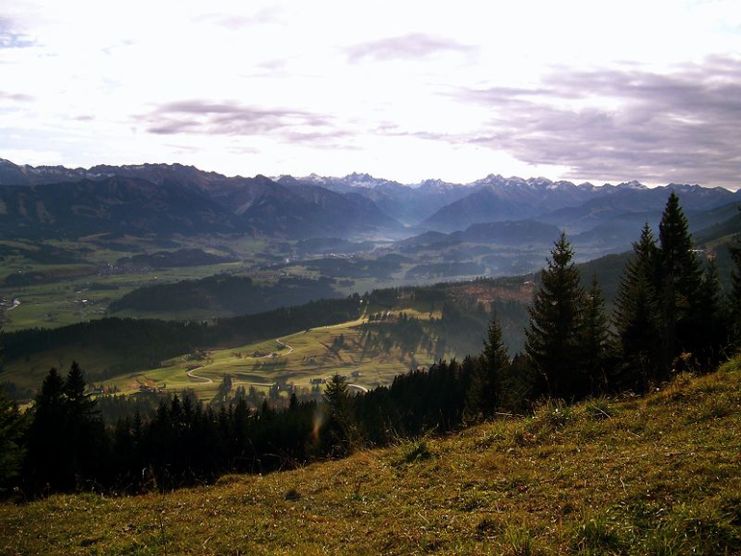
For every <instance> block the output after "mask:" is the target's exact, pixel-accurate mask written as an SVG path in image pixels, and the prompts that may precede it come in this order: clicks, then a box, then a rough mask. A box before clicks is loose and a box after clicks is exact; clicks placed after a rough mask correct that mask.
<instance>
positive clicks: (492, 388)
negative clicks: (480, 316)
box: [465, 316, 509, 419]
mask: <svg viewBox="0 0 741 556" xmlns="http://www.w3.org/2000/svg"><path fill="white" fill-rule="evenodd" d="M508 365H509V356H508V355H507V348H505V347H504V343H503V342H502V328H501V327H500V326H499V322H498V321H497V319H496V317H494V316H493V317H492V319H491V321H490V322H489V327H488V329H487V334H486V339H485V340H484V351H483V353H482V354H481V357H480V358H479V361H477V362H476V364H475V365H474V368H473V370H472V376H471V382H470V384H469V385H468V389H467V392H466V408H465V412H466V415H467V416H468V417H470V418H473V419H478V418H481V417H489V416H491V415H493V414H494V411H495V410H496V408H497V406H498V405H499V403H500V398H501V395H500V391H501V390H500V381H501V378H502V373H503V371H504V370H505V369H506V367H507V366H508Z"/></svg>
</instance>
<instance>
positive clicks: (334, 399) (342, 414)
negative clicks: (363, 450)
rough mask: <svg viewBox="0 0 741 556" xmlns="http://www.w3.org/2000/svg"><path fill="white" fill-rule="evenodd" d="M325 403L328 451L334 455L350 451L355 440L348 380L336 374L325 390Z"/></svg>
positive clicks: (324, 437) (338, 455)
mask: <svg viewBox="0 0 741 556" xmlns="http://www.w3.org/2000/svg"><path fill="white" fill-rule="evenodd" d="M324 403H325V404H326V407H327V420H326V422H325V424H324V427H323V429H324V430H323V431H322V439H323V443H324V446H325V450H326V452H327V453H328V454H329V455H331V456H333V457H341V456H345V455H347V454H349V453H350V451H351V444H352V440H353V438H352V437H353V427H352V419H351V414H350V393H349V390H348V387H347V380H346V379H345V377H343V376H341V375H338V374H336V375H334V376H333V377H332V378H331V379H330V381H329V382H328V383H327V386H326V388H325V390H324Z"/></svg>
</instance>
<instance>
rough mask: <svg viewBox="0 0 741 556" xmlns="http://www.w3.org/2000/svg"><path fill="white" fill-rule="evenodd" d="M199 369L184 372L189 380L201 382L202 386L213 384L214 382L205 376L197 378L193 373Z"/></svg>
mask: <svg viewBox="0 0 741 556" xmlns="http://www.w3.org/2000/svg"><path fill="white" fill-rule="evenodd" d="M198 369H200V367H196V368H195V369H191V370H189V371H186V373H185V374H186V375H188V376H189V377H190V378H195V379H197V380H202V381H203V384H213V383H214V381H213V380H211V379H210V378H208V377H207V376H199V375H197V374H196V373H195V372H196V370H198Z"/></svg>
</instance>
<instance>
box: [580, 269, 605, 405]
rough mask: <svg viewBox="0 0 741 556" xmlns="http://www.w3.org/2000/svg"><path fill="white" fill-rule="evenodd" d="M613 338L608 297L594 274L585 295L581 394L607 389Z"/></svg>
mask: <svg viewBox="0 0 741 556" xmlns="http://www.w3.org/2000/svg"><path fill="white" fill-rule="evenodd" d="M610 340H611V338H610V329H609V326H608V322H607V316H606V315H605V300H604V297H603V296H602V290H601V289H600V287H599V283H598V282H597V276H593V277H592V287H591V288H590V290H589V292H588V293H587V295H586V296H585V298H584V308H583V316H582V321H581V326H580V329H579V337H578V352H579V359H580V361H581V364H582V368H581V373H580V374H581V379H582V381H583V382H582V384H583V387H584V388H585V391H583V392H581V394H582V395H584V394H587V393H591V394H597V393H605V392H606V391H607V380H608V365H609V352H610Z"/></svg>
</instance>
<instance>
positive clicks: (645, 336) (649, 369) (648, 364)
mask: <svg viewBox="0 0 741 556" xmlns="http://www.w3.org/2000/svg"><path fill="white" fill-rule="evenodd" d="M657 281H658V249H657V247H656V240H655V239H654V236H653V232H652V231H651V228H650V227H649V225H648V224H646V225H645V226H644V227H643V230H642V231H641V238H640V240H639V241H638V242H636V243H634V244H633V256H632V257H631V259H630V260H629V261H628V263H627V264H626V266H625V270H624V272H623V276H622V278H621V280H620V288H619V290H618V294H617V298H616V300H615V328H616V329H617V334H618V339H619V344H620V345H619V348H620V351H621V366H620V369H619V370H620V376H618V377H616V380H615V382H616V386H618V387H624V388H633V389H638V390H641V391H645V390H646V389H647V388H648V385H649V383H650V382H652V381H653V380H655V379H656V378H657V377H658V376H659V374H660V368H661V356H662V351H661V337H660V320H659V305H658V300H657V294H656V283H657Z"/></svg>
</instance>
